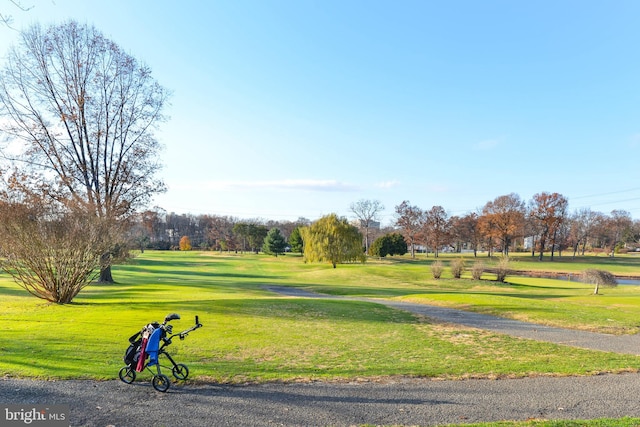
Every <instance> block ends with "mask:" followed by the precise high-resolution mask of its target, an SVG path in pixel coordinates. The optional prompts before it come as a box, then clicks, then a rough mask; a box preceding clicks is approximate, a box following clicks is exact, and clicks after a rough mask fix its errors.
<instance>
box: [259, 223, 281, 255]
mask: <svg viewBox="0 0 640 427" xmlns="http://www.w3.org/2000/svg"><path fill="white" fill-rule="evenodd" d="M286 247H287V241H286V240H284V236H283V235H282V233H281V232H280V230H279V229H277V228H275V227H274V228H272V229H271V230H269V232H268V233H267V235H266V237H265V238H264V243H263V244H262V252H264V253H266V254H269V255H275V256H276V257H277V256H278V255H279V254H283V253H284V250H285V248H286Z"/></svg>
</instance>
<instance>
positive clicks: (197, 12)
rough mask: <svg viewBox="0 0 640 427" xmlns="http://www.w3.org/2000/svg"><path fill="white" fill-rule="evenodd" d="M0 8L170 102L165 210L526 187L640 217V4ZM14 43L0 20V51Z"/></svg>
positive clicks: (460, 195) (436, 199)
mask: <svg viewBox="0 0 640 427" xmlns="http://www.w3.org/2000/svg"><path fill="white" fill-rule="evenodd" d="M22 4H23V5H25V6H33V7H32V8H31V9H30V10H29V11H28V12H22V11H20V10H17V9H15V8H14V7H13V6H12V5H11V3H10V2H9V1H8V0H0V7H2V10H8V11H10V12H11V14H12V15H13V18H14V27H16V28H21V27H24V26H28V25H29V24H30V23H33V22H36V21H37V22H40V23H42V24H48V23H54V22H61V21H63V20H66V19H69V18H72V19H76V20H78V21H80V22H86V23H89V24H93V25H95V26H96V27H97V28H98V29H100V30H101V31H102V32H103V33H104V34H105V35H106V36H108V37H109V38H111V39H113V40H114V41H115V42H117V43H118V44H119V45H120V46H121V47H123V48H124V49H125V50H127V51H128V52H130V53H131V54H132V55H134V56H135V57H137V58H139V59H140V60H142V61H144V62H145V63H147V64H148V65H149V66H150V67H151V68H152V70H153V74H154V76H155V78H156V79H157V80H158V82H159V83H160V84H162V85H163V86H165V87H167V88H168V89H170V90H171V91H172V92H173V96H172V103H171V106H170V107H169V108H168V109H167V113H168V114H169V115H170V117H171V118H170V120H169V121H168V122H167V123H165V124H163V125H162V127H161V129H160V131H159V132H158V134H157V136H158V138H159V140H160V141H161V142H162V143H163V145H164V146H165V150H164V151H163V153H162V158H163V163H164V165H165V167H164V169H163V170H162V172H161V176H162V177H163V178H164V180H165V182H166V184H167V185H168V188H169V190H168V192H167V193H166V194H163V195H161V196H159V197H157V198H156V200H155V204H157V205H159V206H161V207H163V208H164V209H165V210H167V211H169V212H176V213H192V214H205V213H208V214H218V215H231V216H236V217H240V218H263V219H282V220H295V219H297V218H298V217H306V218H308V219H312V220H313V219H317V218H319V217H320V216H322V215H325V214H328V213H332V212H335V213H337V214H339V215H344V216H351V214H350V212H349V205H350V204H351V203H353V202H356V201H358V200H360V199H372V200H373V199H375V200H380V201H381V202H382V203H383V204H384V206H385V207H386V209H385V211H384V212H383V216H382V219H383V222H385V223H391V222H392V221H393V216H394V207H395V206H396V205H398V204H400V203H401V202H402V201H403V200H409V201H410V202H411V204H413V205H417V206H419V207H421V208H423V209H430V208H431V207H433V206H436V205H439V206H442V207H444V208H445V210H447V211H448V212H449V214H450V215H464V214H466V213H468V212H472V211H475V210H477V209H480V208H482V206H484V205H485V204H486V203H487V202H488V201H491V200H493V199H495V198H496V197H498V196H501V195H505V194H509V193H512V192H513V193H517V194H519V195H520V197H521V198H522V199H523V200H525V201H528V200H530V199H531V197H532V196H533V195H534V194H536V193H539V192H543V191H547V192H558V193H561V194H563V195H564V196H565V197H567V198H568V199H569V204H570V209H571V210H572V211H573V210H576V209H579V208H584V207H590V208H591V209H592V210H596V211H600V212H604V213H610V212H611V211H612V210H614V209H622V210H626V211H628V212H629V213H631V215H632V216H633V217H634V218H640V168H638V159H639V158H640V55H639V54H638V52H639V51H640V47H639V46H640V43H639V42H640V26H638V25H637V17H638V16H640V2H638V1H618V0H612V1H607V2H605V1H588V0H581V1H568V0H567V1H564V0H554V1H544V0H542V1H535V2H534V1H528V2H525V1H513V0H505V1H496V0H483V1H471V0H468V1H461V0H458V1H456V0H452V1H449V0H448V1H437V2H436V1H427V0H422V1H402V0H397V1H375V0H369V1H356V0H352V1H349V0H340V1H333V0H322V1H308V0H297V1H296V0H280V1H275V0H263V1H249V0H229V1H183V2H177V1H175V0H174V1H162V0H153V1H150V0H135V1H131V0H126V1H120V0H110V1H108V2H106V1H86V0H85V1H82V0H39V1H37V0H32V1H31V2H29V1H28V0H22ZM16 37H17V33H16V32H15V31H12V30H10V29H8V28H0V51H1V52H5V51H6V49H7V47H8V45H9V44H10V43H11V42H12V41H14V40H15V39H16Z"/></svg>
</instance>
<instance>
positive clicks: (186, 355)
mask: <svg viewBox="0 0 640 427" xmlns="http://www.w3.org/2000/svg"><path fill="white" fill-rule="evenodd" d="M428 263H429V261H427V260H419V261H407V260H406V259H402V260H389V261H382V262H377V261H374V262H369V263H367V264H365V265H361V264H349V265H340V266H338V268H337V269H333V268H331V266H329V265H324V264H311V265H308V264H304V263H303V262H302V260H301V258H300V257H296V256H290V255H289V256H284V257H278V258H275V257H267V256H262V255H260V256H256V255H226V254H224V255H221V254H214V253H210V252H145V253H144V254H141V255H140V256H138V257H137V258H136V259H134V260H133V261H132V262H131V263H130V264H128V265H123V266H117V267H115V268H114V277H115V279H116V280H117V282H118V283H117V284H114V285H91V286H89V287H88V288H86V289H85V290H84V291H83V292H82V293H80V295H79V296H78V297H77V298H76V299H75V301H74V303H73V304H68V305H55V304H48V303H46V302H44V301H42V300H38V299H36V298H34V297H32V296H30V295H28V294H27V293H26V292H25V291H23V290H22V289H21V288H19V287H18V286H17V285H16V284H15V283H13V282H12V281H11V280H10V279H9V278H8V277H7V276H0V298H1V299H0V324H1V325H2V328H3V331H2V337H3V340H2V341H1V342H0V375H8V376H20V377H38V378H98V379H110V378H117V372H118V370H119V369H120V367H121V366H122V355H123V353H124V350H125V349H126V347H127V346H128V342H127V338H128V337H129V336H131V335H132V334H133V333H134V332H136V331H137V330H139V329H140V328H141V327H142V326H143V325H144V324H145V323H148V322H150V321H154V320H160V321H161V320H162V319H163V317H164V316H165V315H166V314H168V313H170V312H177V313H179V314H180V315H181V316H182V319H181V320H178V321H174V322H173V324H174V328H175V330H176V331H177V330H180V329H186V328H188V327H190V326H191V325H192V324H193V318H194V316H195V315H199V316H200V321H201V322H202V323H203V324H204V328H202V329H199V330H197V331H195V332H193V333H192V334H191V335H190V336H189V337H188V338H187V339H186V340H184V341H179V340H175V341H174V345H172V346H171V347H170V349H171V350H172V354H173V355H175V357H176V359H177V360H178V362H183V363H186V364H188V365H189V367H190V369H191V376H192V378H193V379H195V380H200V381H216V382H229V383H241V382H246V381H250V382H263V381H274V380H278V381H294V380H309V379H320V380H343V379H357V378H366V379H368V380H370V379H375V378H378V377H385V376H394V375H407V376H419V377H432V378H474V377H478V378H479V377H483V378H492V377H519V376H527V375H575V374H577V375H583V374H593V373H599V372H621V371H637V370H638V369H640V357H635V356H629V355H618V354H611V353H601V352H596V351H589V350H580V349H575V348H570V347H564V346H558V345H553V344H546V343H540V342H536V341H531V340H524V339H518V338H511V337H507V336H503V335H499V334H495V333H492V332H486V331H481V330H476V329H471V328H464V327H459V326H451V325H443V324H439V323H437V322H432V321H430V320H428V319H424V318H419V317H416V316H414V315H411V314H409V313H405V312H402V311H397V310H394V309H391V308H388V307H385V306H383V305H379V304H374V303H367V302H358V301H348V300H335V299H334V300H331V299H299V298H286V297H282V296H279V295H275V294H273V293H271V292H268V291H266V290H265V289H264V286H265V285H273V284H277V285H289V286H299V287H303V288H306V289H311V290H316V291H319V292H327V293H332V294H341V295H362V296H369V297H376V298H400V299H407V300H413V301H421V302H425V303H438V304H443V305H450V306H460V307H464V308H467V309H473V310H478V311H483V312H492V313H498V314H501V315H508V316H510V317H515V318H523V319H534V320H536V321H540V322H541V323H549V324H561V325H575V326H580V327H584V328H587V329H592V330H609V331H616V332H633V331H636V330H637V329H635V328H637V327H638V323H637V322H638V320H637V319H640V317H639V316H638V315H639V314H640V304H638V303H639V302H640V301H639V299H638V298H640V288H638V287H634V286H620V287H618V288H612V289H606V290H605V292H603V295H599V296H593V295H591V294H590V292H591V287H590V286H585V285H582V284H579V283H569V282H558V281H551V280H546V279H524V278H518V279H517V283H513V284H497V283H496V282H493V281H488V280H487V281H484V280H483V281H473V280H470V279H458V280H456V279H447V278H443V279H441V280H433V279H431V278H430V272H429V269H428ZM639 271H640V269H639ZM576 318H577V320H576ZM634 319H636V320H634ZM145 376H149V374H141V375H140V377H141V378H145Z"/></svg>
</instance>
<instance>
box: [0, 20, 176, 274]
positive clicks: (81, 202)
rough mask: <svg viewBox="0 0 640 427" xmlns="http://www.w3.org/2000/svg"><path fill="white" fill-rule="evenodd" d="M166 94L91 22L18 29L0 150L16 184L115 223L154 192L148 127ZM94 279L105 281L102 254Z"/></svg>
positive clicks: (0, 99)
mask: <svg viewBox="0 0 640 427" xmlns="http://www.w3.org/2000/svg"><path fill="white" fill-rule="evenodd" d="M167 99H168V93H167V91H166V90H165V89H164V88H162V87H161V86H160V85H159V84H158V83H157V82H156V81H155V80H154V79H153V78H152V77H151V71H150V69H149V68H148V67H147V66H145V65H143V64H141V63H139V62H138V61H137V60H136V59H135V58H133V57H132V56H130V55H129V54H127V53H126V52H124V51H123V50H122V49H121V48H120V47H119V46H118V45H116V44H115V43H114V42H112V41H110V40H109V39H107V38H105V37H104V36H103V35H102V34H101V33H100V32H99V31H98V30H96V29H95V28H94V27H93V26H89V25H86V24H85V25H82V24H79V23H77V22H75V21H69V22H67V23H64V24H61V25H53V26H50V27H47V28H42V27H40V26H38V25H35V26H33V27H31V28H30V29H28V30H26V31H24V32H22V33H21V39H20V43H19V45H18V46H16V47H14V48H12V49H11V50H10V51H9V53H8V55H7V59H6V65H5V68H4V69H3V70H2V74H1V75H0V114H1V116H0V132H2V134H3V135H4V136H5V143H7V142H8V143H9V144H11V146H12V148H13V150H15V149H16V147H20V148H21V149H20V151H19V152H15V151H13V150H8V149H7V145H5V146H4V147H3V148H4V149H3V150H2V152H3V153H4V154H5V156H8V154H7V153H15V154H13V155H11V156H10V159H9V160H10V161H12V162H13V163H14V164H15V165H19V167H20V168H21V170H22V171H23V172H24V173H25V174H26V175H27V182H25V185H31V186H37V185H41V183H42V182H44V183H45V185H46V186H48V188H47V191H46V194H47V195H48V196H49V197H51V198H52V199H55V200H65V204H66V205H67V206H69V207H71V208H73V209H75V210H78V211H80V212H89V213H91V214H93V215H94V216H96V217H97V218H99V219H101V220H108V221H110V222H112V223H116V222H118V221H123V220H125V219H126V218H128V217H129V216H131V215H132V214H134V213H135V211H136V209H138V208H141V207H144V206H145V205H146V204H147V203H148V202H149V200H150V198H151V196H152V195H154V194H157V193H159V192H162V191H164V184H163V183H162V181H160V180H158V179H155V175H156V173H157V171H158V170H159V167H160V165H159V160H158V153H159V150H160V145H159V143H158V141H157V140H156V138H155V137H154V134H153V130H154V129H155V127H156V125H157V124H158V123H160V122H162V121H163V120H164V119H165V117H164V116H163V114H162V111H163V109H164V107H165V105H166V103H167ZM104 255H105V256H104V258H103V263H102V269H101V274H100V279H101V281H113V279H112V277H111V268H110V267H111V257H110V254H109V253H108V252H106V253H105V254H104Z"/></svg>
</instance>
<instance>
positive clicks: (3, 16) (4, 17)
mask: <svg viewBox="0 0 640 427" xmlns="http://www.w3.org/2000/svg"><path fill="white" fill-rule="evenodd" d="M8 1H9V3H11V4H12V7H13V8H15V9H18V10H20V11H22V12H27V11H28V10H31V9H32V8H33V6H24V5H23V4H22V3H20V2H19V1H18V0H8ZM0 24H3V25H5V26H7V27H9V28H11V29H14V30H15V28H13V27H12V24H13V16H12V15H11V14H10V13H9V12H6V11H5V12H3V11H1V10H0Z"/></svg>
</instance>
